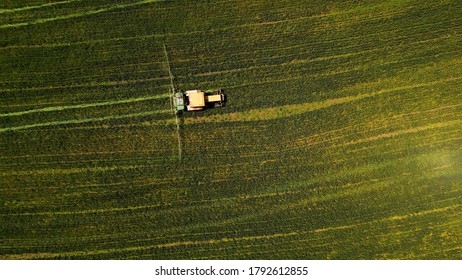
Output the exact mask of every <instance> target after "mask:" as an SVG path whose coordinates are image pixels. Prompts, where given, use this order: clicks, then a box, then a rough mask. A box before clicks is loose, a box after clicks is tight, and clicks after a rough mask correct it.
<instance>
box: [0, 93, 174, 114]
mask: <svg viewBox="0 0 462 280" xmlns="http://www.w3.org/2000/svg"><path fill="white" fill-rule="evenodd" d="M168 97H169V94H162V95H156V96H145V97H137V98H129V99H122V100H112V101H106V102H97V103H86V104H78V105H65V106H53V107H46V108H40V109H32V110H26V111H19V112H11V113H4V114H0V117H16V116H22V115H27V114H33V113H43V112H54V111H63V110H70V109H83V108H91V107H99V106H108V105H117V104H125V103H132V102H140V101H147V100H155V99H162V98H168Z"/></svg>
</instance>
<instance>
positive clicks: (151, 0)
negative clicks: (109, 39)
mask: <svg viewBox="0 0 462 280" xmlns="http://www.w3.org/2000/svg"><path fill="white" fill-rule="evenodd" d="M163 1H165V0H144V1H139V2H135V3H130V4H118V5H114V6H110V7H107V8H101V9H97V10H91V11H86V12H81V13H75V14H68V15H64V16H57V17H52V18H42V19H37V20H34V21H29V22H20V23H10V24H3V25H0V29H4V28H13V27H21V26H28V25H35V24H41V23H47V22H52V21H57V20H65V19H73V18H79V17H85V16H90V15H96V14H100V13H104V12H110V11H114V10H120V9H125V8H129V7H135V6H139V5H144V4H150V3H156V2H163Z"/></svg>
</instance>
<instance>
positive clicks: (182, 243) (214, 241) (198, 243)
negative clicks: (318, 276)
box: [3, 204, 462, 259]
mask: <svg viewBox="0 0 462 280" xmlns="http://www.w3.org/2000/svg"><path fill="white" fill-rule="evenodd" d="M461 206H462V205H461V204H456V205H452V206H447V207H441V208H435V209H431V210H425V211H421V212H417V213H410V214H407V215H401V216H390V217H386V218H382V219H378V220H374V221H368V222H362V223H361V222H360V223H357V224H348V225H339V226H331V227H325V228H318V229H313V230H309V231H294V232H285V233H273V234H266V235H254V236H241V237H234V238H227V237H225V238H221V239H209V240H195V241H178V242H171V243H163V244H156V245H148V246H133V247H126V248H114V249H100V250H94V251H73V252H61V253H24V254H11V255H3V257H4V258H5V259H49V258H66V257H67V258H68V257H74V258H76V257H84V256H94V255H102V254H114V253H121V252H130V251H143V250H152V249H167V248H175V247H184V246H209V245H212V244H221V243H231V242H245V241H258V240H271V239H277V238H289V237H292V236H304V235H311V234H317V233H326V232H331V231H339V230H346V229H352V228H356V227H358V226H363V225H369V224H374V223H384V222H393V221H400V220H403V219H409V218H415V217H421V216H425V215H430V214H435V213H444V212H446V211H451V210H456V209H459V208H460V207H461Z"/></svg>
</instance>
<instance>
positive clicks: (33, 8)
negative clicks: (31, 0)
mask: <svg viewBox="0 0 462 280" xmlns="http://www.w3.org/2000/svg"><path fill="white" fill-rule="evenodd" d="M80 1H82V0H68V1H61V2H52V3H46V4H42V5H36V6H26V7H20V8H13V9H0V14H5V13H16V12H22V11H28V10H35V9H41V8H46V7H51V6H56V5H62V4H69V3H73V2H80Z"/></svg>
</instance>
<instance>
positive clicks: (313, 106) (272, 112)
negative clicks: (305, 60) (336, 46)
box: [184, 77, 462, 124]
mask: <svg viewBox="0 0 462 280" xmlns="http://www.w3.org/2000/svg"><path fill="white" fill-rule="evenodd" d="M460 79H462V77H450V78H446V79H442V80H436V81H432V82H428V83H419V84H413V85H406V86H399V87H395V88H389V89H382V90H378V91H374V92H370V93H364V94H358V95H354V96H346V97H340V98H333V99H328V100H323V101H318V102H308V103H302V104H292V105H284V106H277V107H271V108H265V109H251V110H248V111H242V112H237V113H228V114H222V115H213V116H210V117H198V118H186V119H185V121H184V122H185V124H194V123H208V122H245V121H266V120H273V119H278V118H285V117H290V116H294V115H300V114H303V113H306V112H311V111H316V110H321V109H325V108H328V107H331V106H334V105H339V104H344V103H350V102H354V101H358V100H361V99H365V98H369V97H374V96H377V95H381V94H385V93H390V92H395V91H401V90H409V89H415V88H421V87H431V86H434V85H437V84H441V83H447V82H453V81H457V80H460Z"/></svg>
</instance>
